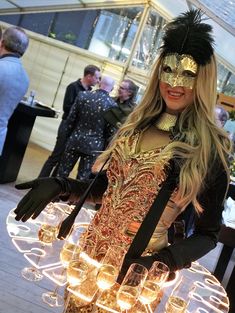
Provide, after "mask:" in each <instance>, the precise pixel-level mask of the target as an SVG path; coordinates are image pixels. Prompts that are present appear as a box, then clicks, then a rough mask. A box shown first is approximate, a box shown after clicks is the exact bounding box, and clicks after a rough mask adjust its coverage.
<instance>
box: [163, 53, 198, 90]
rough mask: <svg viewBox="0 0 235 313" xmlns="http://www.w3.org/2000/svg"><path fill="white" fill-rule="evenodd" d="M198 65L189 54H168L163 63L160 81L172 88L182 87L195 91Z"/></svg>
mask: <svg viewBox="0 0 235 313" xmlns="http://www.w3.org/2000/svg"><path fill="white" fill-rule="evenodd" d="M197 70H198V65H197V63H196V62H195V61H194V59H193V57H191V56H190V55H187V54H181V55H180V54H178V53H174V54H167V55H166V56H165V58H164V59H163V62H162V68H161V76H160V80H161V81H162V82H164V83H167V84H169V85H170V86H171V87H176V86H181V87H185V88H189V89H193V87H194V83H195V79H196V76H197Z"/></svg>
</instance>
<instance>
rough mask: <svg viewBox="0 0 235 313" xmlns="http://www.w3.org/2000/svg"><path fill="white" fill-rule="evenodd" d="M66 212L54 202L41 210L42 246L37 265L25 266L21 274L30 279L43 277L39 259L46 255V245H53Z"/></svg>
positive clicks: (40, 232)
mask: <svg viewBox="0 0 235 313" xmlns="http://www.w3.org/2000/svg"><path fill="white" fill-rule="evenodd" d="M63 216H64V214H63V212H62V211H61V209H60V208H58V207H57V206H56V205H55V204H54V203H52V202H51V203H49V204H48V205H47V206H46V208H45V209H44V210H43V211H42V212H41V214H40V216H39V222H40V224H41V225H40V228H39V230H38V239H39V241H40V242H41V247H40V249H38V250H39V253H38V254H37V255H38V257H37V259H36V261H35V262H34V263H35V266H33V267H25V268H24V269H23V270H22V271H21V274H22V276H23V277H24V278H25V279H26V280H29V281H39V280H41V279H42V278H43V275H42V273H41V271H40V270H39V269H38V268H39V261H40V259H41V256H43V255H45V251H44V247H45V245H51V244H52V243H53V241H55V240H56V236H57V234H58V230H59V223H60V222H61V220H62V218H63Z"/></svg>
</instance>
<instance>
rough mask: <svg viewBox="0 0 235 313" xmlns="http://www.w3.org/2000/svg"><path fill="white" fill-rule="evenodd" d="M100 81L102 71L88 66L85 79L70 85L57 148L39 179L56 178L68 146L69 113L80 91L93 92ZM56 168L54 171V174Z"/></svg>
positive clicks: (85, 69)
mask: <svg viewBox="0 0 235 313" xmlns="http://www.w3.org/2000/svg"><path fill="white" fill-rule="evenodd" d="M99 80H100V69H99V68H98V67H97V66H96V65H87V66H86V67H85V68H84V75H83V78H81V79H78V80H77V81H75V82H72V83H71V84H69V85H68V87H67V88H66V91H65V95H64V103H63V111H64V114H63V116H62V121H61V123H60V125H59V128H58V132H57V138H56V143H55V147H54V149H53V151H52V153H51V155H50V156H49V158H48V159H47V161H46V162H45V164H44V165H43V167H42V169H41V172H40V174H39V177H47V176H56V173H57V170H58V166H59V162H60V159H61V156H62V154H63V152H64V150H65V146H66V139H67V137H66V134H65V121H66V119H67V117H68V115H69V111H70V109H71V107H72V105H73V104H74V102H75V99H76V97H77V95H78V93H79V92H80V91H86V90H91V87H92V86H95V85H96V84H97V83H98V82H99ZM53 168H54V171H53V172H52V170H53ZM51 172H52V173H51Z"/></svg>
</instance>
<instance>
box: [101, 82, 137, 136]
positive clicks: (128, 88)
mask: <svg viewBox="0 0 235 313" xmlns="http://www.w3.org/2000/svg"><path fill="white" fill-rule="evenodd" d="M137 91H138V86H136V84H135V83H134V82H133V81H132V80H130V79H124V80H123V81H122V82H121V84H120V86H119V88H118V95H117V97H115V98H114V100H115V102H116V103H117V107H114V108H111V109H110V110H108V111H107V112H105V114H104V118H105V120H106V121H107V122H108V123H109V124H110V125H111V126H112V127H114V131H115V130H117V129H118V128H119V127H120V126H121V125H122V124H123V123H124V122H125V120H126V118H127V116H128V115H129V114H130V113H131V111H132V110H133V108H134V106H135V102H134V101H135V96H136V94H137Z"/></svg>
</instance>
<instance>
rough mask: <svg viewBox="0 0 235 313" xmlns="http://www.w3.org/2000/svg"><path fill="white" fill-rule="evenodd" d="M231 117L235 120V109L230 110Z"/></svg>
mask: <svg viewBox="0 0 235 313" xmlns="http://www.w3.org/2000/svg"><path fill="white" fill-rule="evenodd" d="M229 119H230V120H232V121H235V110H232V111H230V112H229Z"/></svg>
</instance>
